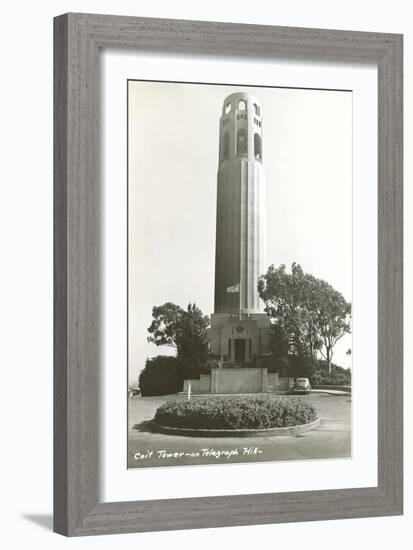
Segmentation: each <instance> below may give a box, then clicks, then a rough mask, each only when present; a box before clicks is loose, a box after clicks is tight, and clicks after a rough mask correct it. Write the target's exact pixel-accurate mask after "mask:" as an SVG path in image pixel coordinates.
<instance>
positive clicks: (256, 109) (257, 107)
mask: <svg viewBox="0 0 413 550" xmlns="http://www.w3.org/2000/svg"><path fill="white" fill-rule="evenodd" d="M254 111H255V114H256V115H258V116H260V108H259V106H258V105H257V104H256V103H254Z"/></svg>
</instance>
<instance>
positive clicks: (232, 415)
mask: <svg viewBox="0 0 413 550" xmlns="http://www.w3.org/2000/svg"><path fill="white" fill-rule="evenodd" d="M316 419H317V410H316V409H315V407H314V406H313V405H312V404H311V403H310V402H308V401H306V400H303V399H300V398H294V397H278V396H265V395H260V396H248V397H245V396H220V397H208V398H193V399H191V400H186V401H178V400H175V399H173V400H170V401H167V402H166V403H164V404H163V405H161V406H160V407H159V408H158V409H157V411H156V414H155V419H154V420H155V423H157V424H160V425H162V426H169V427H173V428H198V429H211V430H212V429H215V430H225V429H232V430H235V429H257V430H258V429H265V428H283V427H286V426H296V425H299V424H308V423H309V422H312V421H313V420H316Z"/></svg>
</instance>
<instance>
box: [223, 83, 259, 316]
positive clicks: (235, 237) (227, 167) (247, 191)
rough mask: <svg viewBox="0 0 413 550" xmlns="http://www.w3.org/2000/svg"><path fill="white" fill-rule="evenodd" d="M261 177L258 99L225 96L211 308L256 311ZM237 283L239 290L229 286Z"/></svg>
mask: <svg viewBox="0 0 413 550" xmlns="http://www.w3.org/2000/svg"><path fill="white" fill-rule="evenodd" d="M264 252H265V181H264V169H263V155H262V117H261V105H260V103H259V102H258V101H257V99H256V98H255V97H254V96H252V95H250V94H246V93H236V94H232V95H230V96H228V97H227V98H226V100H225V101H224V105H223V109H222V116H221V118H220V137H219V167H218V193H217V228H216V257H215V313H230V314H238V313H239V312H240V311H241V313H244V314H252V313H259V312H261V311H262V303H261V300H260V298H259V296H258V292H257V280H258V277H259V276H260V275H261V274H262V273H263V272H264V267H265V258H264ZM238 284H239V292H236V291H235V292H228V291H227V289H228V288H229V287H234V286H236V285H238Z"/></svg>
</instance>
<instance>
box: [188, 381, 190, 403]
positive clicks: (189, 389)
mask: <svg viewBox="0 0 413 550" xmlns="http://www.w3.org/2000/svg"><path fill="white" fill-rule="evenodd" d="M188 399H191V381H190V380H188Z"/></svg>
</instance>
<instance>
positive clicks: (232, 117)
mask: <svg viewBox="0 0 413 550" xmlns="http://www.w3.org/2000/svg"><path fill="white" fill-rule="evenodd" d="M127 93H128V121H127V122H128V369H129V370H128V468H144V467H157V466H184V465H202V464H217V463H219V464H228V463H233V462H265V461H290V460H315V459H335V458H350V457H351V386H352V361H351V354H352V339H351V302H352V229H351V228H352V156H351V155H352V153H351V152H352V93H351V91H350V90H325V89H304V88H302V89H300V88H296V89H294V88H282V87H280V88H277V87H260V86H254V87H251V86H249V87H248V86H245V87H244V86H240V85H237V86H231V85H220V84H209V83H184V82H155V81H139V80H129V81H128V87H127Z"/></svg>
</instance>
